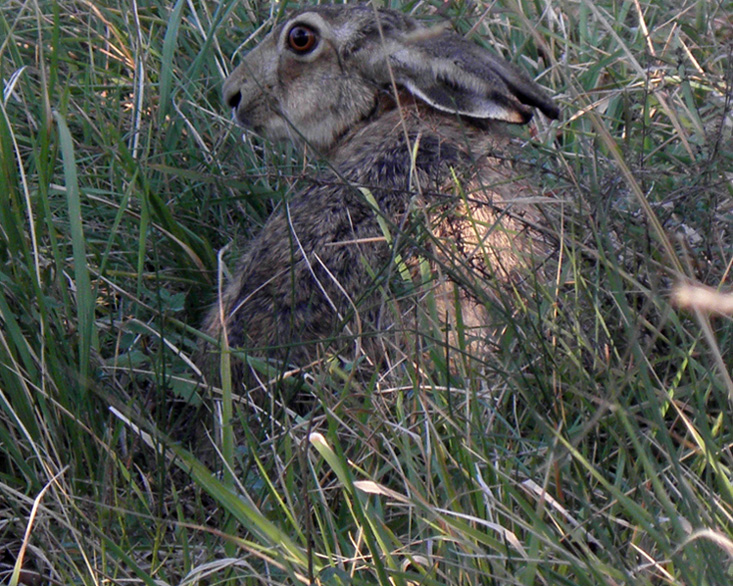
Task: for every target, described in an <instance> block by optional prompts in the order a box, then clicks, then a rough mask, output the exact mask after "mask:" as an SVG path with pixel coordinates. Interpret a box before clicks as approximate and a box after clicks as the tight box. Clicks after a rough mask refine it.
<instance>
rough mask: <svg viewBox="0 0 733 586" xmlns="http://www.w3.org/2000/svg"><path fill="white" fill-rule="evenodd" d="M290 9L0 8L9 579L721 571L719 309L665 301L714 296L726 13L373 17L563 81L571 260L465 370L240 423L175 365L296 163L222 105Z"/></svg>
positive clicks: (732, 199)
mask: <svg viewBox="0 0 733 586" xmlns="http://www.w3.org/2000/svg"><path fill="white" fill-rule="evenodd" d="M295 4H296V3H294V2H285V1H283V2H279V3H274V2H272V3H268V2H257V1H242V2H235V1H233V0H222V1H221V2H206V1H201V0H190V1H189V2H183V1H182V0H178V1H177V2H176V3H162V2H151V3H139V2H132V1H128V0H119V1H118V2H108V1H106V0H101V1H99V2H93V3H92V2H89V1H87V0H65V1H64V2H58V1H49V0H37V1H36V2H22V1H20V0H5V1H4V2H3V3H2V5H0V74H1V77H2V80H3V95H2V100H1V101H0V198H2V201H1V202H0V326H1V327H0V492H1V494H2V495H3V496H2V498H0V581H1V582H2V583H9V584H11V585H12V586H15V585H16V584H19V583H20V584H26V585H37V584H46V583H48V584H52V583H53V584H99V583H114V584H117V583H120V584H121V583H138V582H139V583H145V584H148V585H153V584H187V585H188V584H191V585H193V584H234V583H236V584H253V585H254V584H300V583H303V584H310V583H314V584H315V583H318V584H333V585H336V584H355V585H357V584H382V585H387V584H401V585H406V584H422V585H438V584H440V585H449V584H450V585H458V584H461V585H464V584H465V585H468V584H470V585H475V584H497V585H498V584H502V585H513V584H517V585H520V584H521V585H530V584H536V585H574V586H575V585H577V586H586V585H608V586H612V585H613V586H616V585H622V584H624V585H632V584H633V585H665V584H670V585H671V584H674V585H685V586H688V585H699V586H724V585H727V584H730V583H731V582H733V475H732V470H733V453H732V452H731V445H733V409H732V406H733V383H731V378H730V377H731V365H732V364H733V354H732V353H733V321H732V319H731V314H732V313H733V312H729V313H728V314H727V315H726V314H719V313H716V312H714V311H713V312H711V311H710V309H711V308H710V306H709V305H701V304H700V302H699V301H696V300H697V299H698V298H699V293H700V291H701V289H699V288H698V289H692V290H690V289H678V290H677V291H678V293H677V297H674V296H673V294H672V290H673V288H675V287H679V286H680V284H682V285H688V286H695V287H699V286H702V285H704V286H706V287H707V289H705V290H704V291H705V292H707V293H710V295H713V294H714V292H715V290H723V291H725V290H726V288H727V290H730V289H731V287H730V285H731V269H732V268H733V188H732V187H731V185H732V184H731V180H732V179H733V165H732V164H731V163H732V160H731V159H732V157H733V155H732V153H733V138H732V129H733V114H732V113H731V100H732V99H733V89H732V88H733V56H732V53H733V20H731V18H732V17H731V15H732V14H733V9H732V8H733V7H731V5H730V3H729V2H728V1H727V0H722V1H719V0H714V1H709V2H696V1H693V0H682V1H681V2H680V1H677V2H671V1H669V0H637V1H633V2H621V1H619V0H599V1H598V2H590V1H588V0H547V1H546V2H538V1H533V0H507V1H506V2H503V3H494V2H489V1H488V0H479V1H477V2H438V1H437V0H429V1H424V2H392V3H389V4H390V5H392V6H393V7H395V8H399V9H401V10H405V11H410V12H414V13H415V14H417V15H420V16H424V17H426V18H431V17H432V16H434V15H440V16H441V17H442V18H446V19H448V20H450V21H451V22H453V23H454V24H455V26H456V27H457V28H458V29H459V30H460V31H462V32H464V33H470V34H471V35H473V36H474V37H475V38H477V39H481V40H483V41H485V42H487V43H491V44H492V45H493V46H494V47H495V48H496V49H497V50H498V51H501V52H502V53H503V54H504V55H505V56H507V57H509V58H513V59H514V60H515V61H516V62H518V63H519V64H520V65H521V66H522V67H524V68H525V69H526V70H528V71H530V72H532V73H534V74H536V75H538V74H540V73H542V75H541V77H539V81H540V83H542V84H543V85H544V86H545V87H547V88H549V89H551V90H552V91H553V92H554V93H555V94H556V95H557V96H558V101H559V103H560V104H561V105H562V107H563V119H562V120H561V121H560V122H554V123H552V124H549V123H548V122H547V120H544V119H538V120H537V122H536V124H535V125H534V126H533V127H532V131H531V132H532V137H533V142H534V143H536V144H535V146H534V148H533V149H528V152H530V150H531V152H532V153H534V154H533V155H532V156H534V157H535V158H536V160H535V163H536V166H537V167H539V168H541V169H542V171H543V177H542V181H543V188H544V189H545V190H546V192H547V193H548V194H554V195H555V196H556V197H557V198H558V201H561V202H562V209H563V213H564V215H565V217H566V222H565V223H564V228H563V233H561V234H558V238H561V240H562V242H563V248H562V254H563V259H564V262H563V265H562V267H563V269H562V271H561V273H559V274H558V275H557V280H556V282H554V283H551V284H538V290H537V294H536V296H535V297H536V298H535V299H533V300H531V302H529V301H527V300H524V299H509V300H507V304H506V307H497V308H495V309H494V310H493V311H495V312H496V315H497V320H499V319H500V320H501V321H500V323H503V324H505V327H503V328H502V330H501V331H500V332H499V333H498V334H497V349H496V355H495V356H494V357H492V359H491V361H490V363H489V364H486V365H484V367H483V369H482V371H481V372H477V371H476V369H471V368H466V369H464V370H461V371H460V372H457V373H456V372H451V370H450V369H449V368H448V365H447V363H446V359H445V357H444V356H440V355H439V354H436V355H435V356H433V357H432V359H433V360H432V362H431V363H430V364H426V363H424V362H421V361H419V360H408V361H402V360H401V359H402V358H404V357H400V356H395V357H394V362H395V363H400V364H401V365H402V366H401V367H399V368H397V369H395V370H394V371H393V372H392V373H390V376H389V377H381V376H380V375H381V374H382V373H379V372H376V373H374V376H372V377H371V378H367V380H362V379H358V378H354V377H351V376H350V375H349V371H348V368H347V366H348V365H346V366H344V365H339V364H324V365H320V366H318V367H316V368H314V369H313V370H312V371H311V372H310V373H309V375H308V376H306V377H300V378H297V377H294V378H293V379H291V380H292V381H293V382H292V384H290V387H291V388H290V391H291V392H292V393H296V392H297V393H298V396H299V397H310V400H307V401H301V402H299V403H297V404H287V405H284V404H282V403H281V402H280V399H279V397H280V396H279V395H273V396H271V397H270V401H269V402H267V403H266V405H264V406H262V405H261V406H259V407H255V406H253V405H249V404H246V402H245V403H243V404H240V403H239V402H238V401H237V400H236V399H237V398H238V397H237V394H236V392H234V393H233V392H232V389H231V388H227V385H223V387H224V388H223V389H221V390H219V391H217V392H214V393H213V395H211V394H209V392H208V391H207V390H206V389H205V388H203V387H202V386H201V385H200V376H199V373H198V371H197V368H196V366H195V364H194V362H193V360H192V356H193V355H194V354H195V351H196V347H197V344H198V342H199V334H198V332H197V325H198V324H200V323H201V316H202V313H203V312H204V311H205V309H206V307H207V306H208V304H209V303H210V302H212V301H213V300H214V298H215V290H216V283H217V281H218V271H219V268H218V267H219V266H220V260H221V261H223V262H224V264H223V265H221V266H226V265H227V264H228V265H229V266H234V265H233V263H234V261H235V259H236V250H237V248H238V247H240V248H241V246H242V244H243V243H244V242H246V239H247V237H248V236H249V235H250V234H252V233H253V232H255V231H256V230H257V229H258V228H259V226H261V225H262V222H263V221H264V220H265V219H266V218H267V217H268V215H269V214H270V213H272V211H273V207H274V206H276V205H277V204H278V202H279V201H280V200H281V199H282V198H284V197H287V195H288V193H289V190H290V189H291V187H292V182H293V178H294V177H296V176H300V175H301V174H302V173H303V172H304V168H303V167H304V165H310V164H311V163H310V162H304V161H303V160H302V158H301V159H299V158H298V157H297V156H296V155H295V154H294V153H292V152H290V151H289V150H288V149H287V148H286V147H272V146H271V145H267V148H265V149H263V148H261V145H262V143H261V142H258V141H257V140H253V139H252V137H250V136H247V137H245V141H244V142H243V141H242V132H241V131H240V130H237V129H236V128H234V127H233V124H232V123H231V121H230V120H229V115H228V112H227V111H226V109H225V108H224V107H223V106H222V104H221V97H220V90H221V84H222V81H223V79H224V78H225V77H226V74H227V72H228V71H230V70H231V68H232V65H233V63H234V62H236V61H237V53H238V51H241V50H246V48H248V47H249V46H251V44H252V43H253V42H255V40H256V39H259V38H261V36H262V34H263V32H265V31H266V30H268V28H269V26H270V24H269V23H270V21H269V20H268V19H270V18H272V19H274V18H277V16H278V14H280V13H281V12H283V11H286V10H288V9H290V8H292V6H293V5H295ZM263 23H267V24H265V25H264V29H260V27H261V26H262V25H263ZM247 41H249V44H245V42H247ZM522 133H523V135H524V136H527V137H528V136H529V133H528V131H527V130H523V131H522ZM230 243H233V244H232V245H231V246H229V245H230ZM228 246H229V247H228ZM227 247H228V248H227ZM219 250H223V254H221V255H218V252H217V251H219ZM222 270H223V269H222ZM690 296H692V301H689V299H690ZM675 299H677V300H678V301H679V303H677V304H675V303H674V300H675ZM720 299H721V300H722V303H723V304H724V303H726V302H727V301H726V298H725V297H721V298H720ZM525 301H527V302H526V303H525ZM681 305H683V306H684V307H682V306H681ZM459 370H460V369H459ZM286 383H287V381H286ZM285 386H288V385H287V384H286V385H285ZM235 391H236V390H235ZM230 413H232V414H233V415H232V417H233V421H234V424H233V425H224V426H223V428H222V430H221V434H220V435H216V434H214V435H211V436H208V437H207V436H206V434H205V433H204V430H205V429H207V428H209V427H211V426H208V425H206V424H207V422H211V421H213V420H215V419H219V420H223V421H228V420H229V414H230ZM212 428H213V427H212ZM169 437H173V438H174V440H175V441H174V440H170V439H168V438H169ZM203 444H207V445H210V446H216V449H213V448H210V449H209V450H208V451H203V450H201V449H200V446H201V445H203ZM191 446H194V447H196V449H192V450H191V451H189V449H188V448H189V447H191Z"/></svg>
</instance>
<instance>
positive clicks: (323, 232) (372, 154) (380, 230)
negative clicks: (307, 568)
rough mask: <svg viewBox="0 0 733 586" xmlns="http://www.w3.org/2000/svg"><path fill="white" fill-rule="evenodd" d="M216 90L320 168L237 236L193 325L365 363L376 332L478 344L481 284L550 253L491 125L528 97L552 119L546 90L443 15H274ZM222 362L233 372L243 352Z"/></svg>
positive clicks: (484, 289) (256, 345)
mask: <svg viewBox="0 0 733 586" xmlns="http://www.w3.org/2000/svg"><path fill="white" fill-rule="evenodd" d="M223 93H224V101H225V102H226V104H227V105H228V106H229V107H230V108H232V110H233V113H234V117H235V118H236V120H237V122H238V123H239V124H241V125H242V126H243V127H244V128H246V129H248V130H250V131H252V132H254V133H256V134H258V135H261V136H263V137H266V138H268V139H270V140H273V141H278V140H283V139H285V140H290V141H293V142H294V143H296V144H298V145H301V146H305V147H308V148H310V149H312V150H313V151H315V152H316V153H317V154H318V155H319V156H320V157H321V158H322V159H325V161H326V162H327V163H328V170H326V171H324V172H321V173H320V174H318V176H317V177H315V178H314V179H313V180H312V182H310V183H309V184H308V185H307V186H306V187H304V188H302V189H300V190H299V191H297V193H296V194H295V195H294V196H293V197H292V199H291V200H290V201H289V202H288V203H286V204H284V206H283V209H281V210H280V212H279V213H277V214H275V215H274V216H273V217H271V218H270V219H269V221H267V223H266V224H265V226H264V227H263V229H262V231H261V233H259V235H258V236H256V237H255V238H254V239H253V240H251V241H250V242H249V244H248V245H247V248H246V250H245V252H244V255H243V257H242V259H241V261H240V262H239V266H238V267H237V269H236V270H235V272H234V278H233V279H232V281H231V283H229V284H228V285H227V286H226V288H225V290H224V292H223V295H220V296H219V299H218V302H217V303H216V304H215V305H214V307H213V308H212V309H211V310H210V313H209V314H208V317H207V318H206V320H205V324H204V331H205V332H206V333H207V334H208V335H209V336H211V337H212V338H214V339H219V340H221V339H222V336H223V335H224V334H225V335H226V340H227V343H228V346H229V347H230V348H232V349H244V350H245V351H246V352H251V353H252V354H253V355H255V356H265V357H267V358H269V359H274V360H276V361H277V362H278V363H280V364H295V365H298V366H305V365H307V364H308V362H310V361H314V360H317V359H319V358H322V357H324V356H326V355H328V354H331V355H332V354H334V353H335V354H339V353H340V354H341V355H344V354H345V355H348V356H349V357H351V359H354V358H358V357H359V356H360V355H362V354H363V355H364V356H366V357H367V358H368V359H369V360H371V361H372V362H375V363H378V362H379V361H380V360H381V358H382V357H381V355H380V353H381V352H383V346H382V345H383V344H385V343H386V342H385V340H387V339H389V340H390V341H394V342H395V343H398V344H400V343H406V342H407V341H409V339H410V338H411V337H412V338H414V337H415V334H414V332H417V331H420V332H421V333H423V334H424V333H425V332H428V333H427V334H425V335H426V337H427V338H430V334H429V332H431V331H433V332H438V334H437V335H436V336H435V338H436V339H437V341H441V336H442V334H440V332H441V331H446V327H447V329H448V330H450V332H451V333H450V334H449V335H447V336H446V338H447V339H448V340H449V342H450V343H451V344H453V343H458V340H457V336H458V335H459V333H460V335H461V336H463V337H464V338H470V339H469V340H468V341H467V340H463V346H462V347H463V348H470V349H471V350H472V351H473V350H476V351H477V352H482V351H485V350H484V348H485V346H486V343H487V337H488V336H489V335H490V329H489V324H487V323H486V320H487V316H486V312H485V310H484V307H485V304H486V303H487V300H490V298H491V296H492V290H494V289H495V288H497V287H501V286H509V287H516V286H517V283H520V282H521V280H522V279H523V278H524V277H526V276H527V275H529V274H531V273H532V272H533V271H535V270H537V267H539V266H540V265H541V264H542V263H543V262H544V260H545V259H546V258H547V257H548V256H550V255H551V254H552V244H551V242H550V241H549V239H548V238H547V237H545V235H544V233H543V230H542V223H543V213H542V210H541V206H540V205H537V199H538V198H537V197H535V193H534V192H533V190H532V189H531V186H530V185H528V184H526V183H524V182H523V180H521V179H519V178H518V175H519V174H518V173H517V171H516V170H515V169H514V168H513V167H512V165H511V164H510V163H508V162H507V161H506V158H505V157H506V152H507V151H508V150H509V149H510V140H509V138H508V135H507V133H506V132H505V130H504V127H505V126H506V125H507V124H525V123H527V122H528V121H529V120H530V118H531V117H532V108H533V107H534V108H538V109H539V110H541V111H542V112H543V113H544V114H545V115H546V116H548V117H550V118H557V117H558V116H559V109H558V107H557V106H556V105H555V104H554V103H553V101H552V99H551V98H550V97H549V96H548V95H547V94H546V93H545V91H543V90H542V89H541V88H540V87H539V86H538V85H537V84H535V83H534V82H533V81H531V80H529V79H528V78H527V77H526V76H525V75H524V74H522V73H521V72H520V71H519V70H518V69H517V68H516V67H514V66H512V65H510V64H509V63H506V62H504V61H503V60H501V59H499V58H497V57H495V56H493V55H491V54H490V53H489V52H487V51H486V50H484V49H483V48H481V47H479V46H477V45H475V44H473V43H471V42H469V41H467V40H465V39H464V38H462V37H460V36H459V35H457V34H455V33H454V32H451V31H450V30H448V29H446V28H445V27H437V28H434V27H428V26H425V25H423V24H421V23H419V22H418V21H416V20H415V19H413V18H411V17H408V16H406V15H404V14H402V13H399V12H395V11H393V10H388V9H376V8H373V7H371V6H369V5H348V6H347V5H339V6H314V7H311V8H306V9H304V10H301V11H299V12H297V13H295V14H293V15H292V16H290V17H289V18H288V19H287V20H286V21H285V22H283V23H282V24H280V25H278V26H277V27H276V28H275V29H274V30H273V31H272V32H271V33H270V34H269V35H267V37H266V38H265V39H264V40H263V41H262V42H261V43H260V44H259V46H257V47H255V48H254V49H253V50H252V51H251V52H250V53H248V54H247V55H246V56H245V57H244V59H243V61H242V62H241V64H240V65H239V66H238V67H237V68H236V69H235V70H234V71H233V72H232V74H231V75H230V76H229V78H228V79H227V80H226V82H225V84H224V90H223ZM540 199H541V198H540ZM548 199H549V198H548ZM431 290H432V292H431ZM428 293H431V295H432V297H431V296H428ZM426 296H428V298H429V299H432V301H431V302H430V303H428V302H427V301H425V298H426ZM431 320H433V322H434V323H433V324H432V325H437V326H439V327H438V328H436V329H435V330H431V325H430V322H431ZM459 322H460V323H459ZM426 324H427V325H426ZM207 353H208V354H209V356H210V358H211V357H214V356H216V351H215V349H214V347H213V345H212V346H209V347H208V348H207ZM234 375H235V379H236V380H237V381H242V380H246V378H247V375H246V365H245V364H244V363H243V362H241V363H237V364H236V366H235V368H234Z"/></svg>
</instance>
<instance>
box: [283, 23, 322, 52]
mask: <svg viewBox="0 0 733 586" xmlns="http://www.w3.org/2000/svg"><path fill="white" fill-rule="evenodd" d="M317 44H318V35H316V31H314V30H313V29H312V28H310V27H307V26H303V25H302V24H296V25H295V26H294V27H293V28H291V29H290V32H289V33H288V45H289V46H290V48H291V49H292V50H293V51H295V52H296V53H298V54H300V55H305V54H306V53H310V52H311V51H312V50H313V49H315V48H316V45H317Z"/></svg>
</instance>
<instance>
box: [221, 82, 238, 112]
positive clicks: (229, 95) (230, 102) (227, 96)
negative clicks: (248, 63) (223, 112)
mask: <svg viewBox="0 0 733 586" xmlns="http://www.w3.org/2000/svg"><path fill="white" fill-rule="evenodd" d="M241 101H242V92H240V91H239V89H238V88H236V87H231V86H230V87H225V88H224V102H225V103H226V105H227V106H229V107H230V108H231V109H232V110H233V109H235V108H236V107H237V106H239V102H241Z"/></svg>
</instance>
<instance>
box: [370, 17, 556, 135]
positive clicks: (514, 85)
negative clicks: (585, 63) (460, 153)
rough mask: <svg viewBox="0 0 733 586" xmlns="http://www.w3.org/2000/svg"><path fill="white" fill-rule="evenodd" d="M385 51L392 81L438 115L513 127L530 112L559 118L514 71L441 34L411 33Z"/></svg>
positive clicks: (476, 48) (546, 99) (533, 85)
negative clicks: (461, 116)
mask: <svg viewBox="0 0 733 586" xmlns="http://www.w3.org/2000/svg"><path fill="white" fill-rule="evenodd" d="M384 49H385V53H386V58H387V59H388V60H389V65H390V68H391V70H392V73H393V75H394V77H395V81H396V82H397V83H398V84H399V85H401V86H402V87H404V88H405V89H406V90H408V91H409V92H410V93H412V94H413V95H414V96H415V97H417V98H419V99H421V100H423V101H424V102H426V103H427V104H429V105H431V106H432V107H433V108H436V109H438V110H443V111H447V112H455V113H458V114H461V115H464V116H470V117H473V118H484V119H493V120H502V121H505V122H510V123H514V124H523V123H526V122H528V121H529V119H530V118H531V117H532V109H531V107H537V108H539V109H540V110H541V111H542V112H543V113H544V114H545V115H546V116H548V117H550V118H557V117H558V116H559V115H560V110H559V108H558V107H557V106H556V105H555V103H554V102H553V101H552V98H550V97H549V96H548V95H547V94H546V93H545V91H544V90H543V89H542V88H540V87H539V86H538V85H537V84H536V83H534V82H533V81H532V80H530V79H529V78H527V77H526V76H525V75H524V74H523V73H522V72H520V71H519V70H518V69H517V68H516V67H514V66H513V65H511V64H509V63H507V62H506V61H504V60H502V59H500V58H497V57H494V56H493V55H492V54H491V53H489V52H488V51H486V50H484V49H482V48H481V47H479V46H478V45H475V44H473V43H471V42H469V41H466V40H465V39H463V38H461V37H459V36H458V35H456V34H455V33H452V32H450V31H447V30H445V29H427V30H426V29H422V30H418V31H414V32H412V33H408V34H406V35H404V36H403V37H402V38H401V39H399V40H396V39H393V40H391V41H388V42H387V46H386V47H385V48H384ZM373 65H376V64H373Z"/></svg>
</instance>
